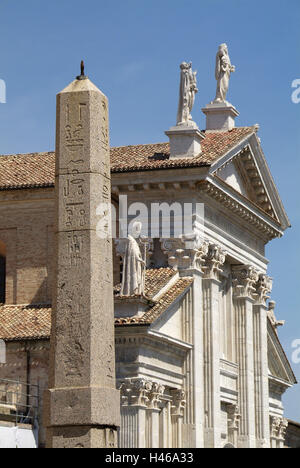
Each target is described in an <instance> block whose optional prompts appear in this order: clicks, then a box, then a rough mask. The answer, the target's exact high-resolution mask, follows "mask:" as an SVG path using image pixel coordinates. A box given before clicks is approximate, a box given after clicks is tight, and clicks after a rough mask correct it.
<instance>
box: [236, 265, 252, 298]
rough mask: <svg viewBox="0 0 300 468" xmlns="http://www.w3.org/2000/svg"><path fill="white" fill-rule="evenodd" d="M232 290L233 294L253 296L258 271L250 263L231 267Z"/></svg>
mask: <svg viewBox="0 0 300 468" xmlns="http://www.w3.org/2000/svg"><path fill="white" fill-rule="evenodd" d="M232 274H233V292H234V295H235V296H239V297H250V298H251V299H253V298H255V297H256V295H257V292H256V287H255V285H256V283H257V281H258V279H259V273H258V272H257V270H256V269H255V268H254V267H252V266H251V265H238V266H234V267H233V268H232Z"/></svg>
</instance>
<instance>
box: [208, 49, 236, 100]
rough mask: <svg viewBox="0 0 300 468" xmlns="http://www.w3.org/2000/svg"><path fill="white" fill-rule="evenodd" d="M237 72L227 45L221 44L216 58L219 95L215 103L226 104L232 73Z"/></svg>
mask: <svg viewBox="0 0 300 468" xmlns="http://www.w3.org/2000/svg"><path fill="white" fill-rule="evenodd" d="M233 72H235V66H233V65H231V62H230V57H229V54H228V47H227V45H226V44H221V45H220V47H219V50H218V53H217V57H216V80H217V94H216V99H215V100H214V101H213V102H224V103H226V96H227V93H228V89H229V81H230V75H231V73H233Z"/></svg>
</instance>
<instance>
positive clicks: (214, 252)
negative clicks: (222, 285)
mask: <svg viewBox="0 0 300 468" xmlns="http://www.w3.org/2000/svg"><path fill="white" fill-rule="evenodd" d="M225 260H226V252H225V251H224V250H222V248H221V247H219V246H218V245H216V244H210V246H209V249H208V253H207V255H206V263H205V266H204V272H205V277H206V278H209V279H217V280H219V279H220V273H222V272H223V269H222V266H223V265H224V263H225Z"/></svg>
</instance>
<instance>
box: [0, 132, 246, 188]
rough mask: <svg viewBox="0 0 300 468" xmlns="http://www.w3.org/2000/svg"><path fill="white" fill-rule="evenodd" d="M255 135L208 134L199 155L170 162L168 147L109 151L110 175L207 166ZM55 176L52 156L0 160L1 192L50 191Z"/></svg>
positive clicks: (44, 154) (164, 144)
mask: <svg viewBox="0 0 300 468" xmlns="http://www.w3.org/2000/svg"><path fill="white" fill-rule="evenodd" d="M254 131H255V129H254V127H240V128H235V129H233V130H232V131H231V132H208V133H206V136H205V139H204V140H203V142H202V153H201V154H200V155H199V156H197V157H195V158H193V159H178V160H177V159H176V160H170V146H169V143H157V144H149V145H136V146H121V147H117V148H111V165H112V172H113V173H119V172H133V171H142V170H143V171H146V170H153V169H169V168H184V167H199V166H206V165H210V164H211V163H212V162H213V161H214V160H216V159H218V158H219V157H220V156H222V155H224V154H226V153H227V151H229V150H230V149H231V148H233V147H234V146H235V145H237V144H238V143H240V142H241V141H242V140H243V139H244V138H246V137H247V136H249V135H250V134H251V133H253V132H254ZM54 172H55V153H54V152H48V153H32V154H16V155H7V156H0V190H6V189H22V188H38V187H52V186H53V185H54Z"/></svg>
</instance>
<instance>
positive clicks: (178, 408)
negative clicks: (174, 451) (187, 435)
mask: <svg viewBox="0 0 300 468" xmlns="http://www.w3.org/2000/svg"><path fill="white" fill-rule="evenodd" d="M171 395H172V408H171V419H172V433H173V437H172V438H173V443H172V447H173V448H182V423H183V413H184V408H185V403H186V402H185V392H184V391H183V390H171Z"/></svg>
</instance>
